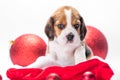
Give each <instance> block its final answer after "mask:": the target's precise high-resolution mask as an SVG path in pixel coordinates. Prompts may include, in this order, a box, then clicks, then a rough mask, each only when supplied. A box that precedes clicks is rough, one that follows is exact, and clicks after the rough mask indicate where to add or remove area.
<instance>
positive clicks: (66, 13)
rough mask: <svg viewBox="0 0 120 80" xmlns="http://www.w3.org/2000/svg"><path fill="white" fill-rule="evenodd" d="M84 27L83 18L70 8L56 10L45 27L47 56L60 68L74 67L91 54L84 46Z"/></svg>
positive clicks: (64, 7)
mask: <svg viewBox="0 0 120 80" xmlns="http://www.w3.org/2000/svg"><path fill="white" fill-rule="evenodd" d="M86 32H87V30H86V26H85V23H84V20H83V17H82V16H81V15H80V14H79V12H78V11H77V10H76V9H75V8H73V7H71V6H63V7H61V8H59V9H58V10H56V11H55V12H54V13H53V14H52V16H51V17H50V19H49V20H48V22H47V24H46V26H45V33H46V35H47V37H48V40H49V41H48V49H47V55H50V56H51V57H52V58H53V59H54V60H55V61H56V62H57V63H58V64H60V65H62V66H67V65H74V64H77V63H80V62H83V61H85V60H86V59H89V58H90V57H91V56H93V54H92V53H91V50H90V48H89V47H88V46H87V45H86V44H85V41H84V38H85V35H86Z"/></svg>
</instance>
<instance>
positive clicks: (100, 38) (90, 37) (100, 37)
mask: <svg viewBox="0 0 120 80" xmlns="http://www.w3.org/2000/svg"><path fill="white" fill-rule="evenodd" d="M85 41H86V43H87V45H88V46H89V47H90V48H91V49H92V51H93V54H94V55H95V56H99V57H101V58H103V59H105V58H106V56H107V52H108V43H107V40H106V37H105V36H104V34H103V33H102V32H101V31H100V30H98V29H97V28H95V27H93V26H87V34H86V37H85Z"/></svg>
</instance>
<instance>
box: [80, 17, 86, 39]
mask: <svg viewBox="0 0 120 80" xmlns="http://www.w3.org/2000/svg"><path fill="white" fill-rule="evenodd" d="M80 22H81V25H80V39H81V40H84V38H85V35H86V32H87V29H86V26H85V23H84V20H83V18H82V17H80Z"/></svg>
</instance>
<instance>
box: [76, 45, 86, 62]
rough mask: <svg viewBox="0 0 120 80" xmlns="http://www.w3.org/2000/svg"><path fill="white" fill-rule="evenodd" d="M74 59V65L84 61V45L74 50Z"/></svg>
mask: <svg viewBox="0 0 120 80" xmlns="http://www.w3.org/2000/svg"><path fill="white" fill-rule="evenodd" d="M74 58H75V64H78V63H80V62H83V61H86V56H85V45H82V46H80V47H78V48H77V49H76V50H75V54H74Z"/></svg>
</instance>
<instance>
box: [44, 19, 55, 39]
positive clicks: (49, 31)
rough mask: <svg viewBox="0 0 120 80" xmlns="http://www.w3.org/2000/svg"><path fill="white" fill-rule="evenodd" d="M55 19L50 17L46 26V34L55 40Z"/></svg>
mask: <svg viewBox="0 0 120 80" xmlns="http://www.w3.org/2000/svg"><path fill="white" fill-rule="evenodd" d="M54 32H55V31H54V18H53V17H50V19H49V20H48V22H47V24H46V26H45V34H46V35H47V37H48V39H49V40H50V41H51V40H54Z"/></svg>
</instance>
